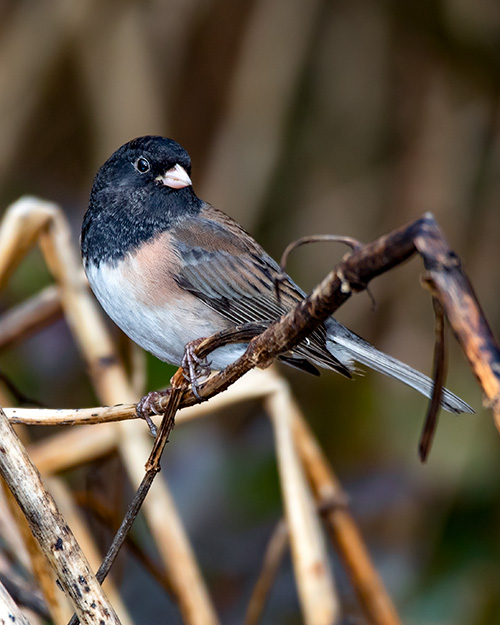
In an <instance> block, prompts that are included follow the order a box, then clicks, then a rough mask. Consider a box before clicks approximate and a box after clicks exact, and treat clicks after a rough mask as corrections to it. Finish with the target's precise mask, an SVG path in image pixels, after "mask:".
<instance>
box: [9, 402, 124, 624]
mask: <svg viewBox="0 0 500 625" xmlns="http://www.w3.org/2000/svg"><path fill="white" fill-rule="evenodd" d="M0 440H1V441H2V443H1V446H0V473H1V475H2V477H3V478H4V479H5V481H6V482H7V484H8V485H9V488H10V490H11V491H12V494H13V495H14V497H15V498H16V500H17V502H18V504H19V506H20V507H21V509H22V511H23V513H24V515H25V516H26V519H27V520H28V523H29V525H30V528H31V531H32V532H33V535H34V536H35V537H36V539H37V541H38V544H39V545H40V547H41V548H42V550H43V552H44V554H45V556H46V558H47V560H48V561H49V563H50V564H51V566H52V568H53V569H54V571H55V572H56V575H57V577H58V578H59V581H60V583H61V586H62V587H63V588H64V592H65V593H66V595H67V596H68V597H69V598H70V599H71V601H72V603H73V606H74V608H75V610H76V612H77V614H78V616H79V617H80V620H81V622H82V623H85V624H87V625H94V624H95V623H99V622H100V623H101V624H102V625H108V624H112V623H115V624H116V625H119V623H120V621H119V620H118V617H117V616H116V614H115V612H114V610H113V608H112V607H111V605H110V604H109V602H108V600H107V598H106V596H105V594H104V592H103V590H102V588H101V586H100V585H99V583H98V581H97V579H96V578H95V576H94V574H93V572H92V570H91V568H90V566H89V564H88V562H87V560H86V558H85V556H84V554H83V552H82V551H81V549H80V547H79V546H78V543H77V542H76V540H75V538H74V536H73V534H72V532H71V530H70V529H69V527H68V525H67V524H66V522H65V521H64V519H63V517H62V515H61V514H60V512H59V511H58V509H57V507H56V504H55V502H54V499H53V498H52V496H51V495H50V493H49V492H48V491H47V490H46V489H45V487H44V485H43V483H42V480H41V478H40V474H39V473H38V471H37V469H36V467H35V466H34V465H33V463H32V462H31V459H30V458H29V456H28V454H27V453H26V450H25V449H24V447H23V445H22V444H21V442H20V441H19V438H18V437H17V435H16V433H15V432H14V430H13V428H12V426H11V425H10V423H9V422H8V420H7V418H6V416H5V414H4V413H3V411H2V410H1V409H0ZM27 484H29V486H30V487H29V488H26V485H27Z"/></svg>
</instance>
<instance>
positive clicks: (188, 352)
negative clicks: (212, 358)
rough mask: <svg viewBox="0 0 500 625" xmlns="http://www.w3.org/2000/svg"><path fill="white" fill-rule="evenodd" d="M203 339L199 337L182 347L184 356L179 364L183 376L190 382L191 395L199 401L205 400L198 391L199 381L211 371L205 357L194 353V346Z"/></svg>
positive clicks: (199, 343)
mask: <svg viewBox="0 0 500 625" xmlns="http://www.w3.org/2000/svg"><path fill="white" fill-rule="evenodd" d="M205 340H206V339H205V338H199V339H195V340H194V341H190V342H189V343H188V344H187V345H186V347H185V348H184V356H183V358H182V364H181V366H182V369H183V372H184V377H185V378H186V380H187V381H188V382H189V383H190V384H191V389H192V391H193V395H194V396H195V397H196V399H198V400H199V401H206V400H205V399H204V398H203V397H202V396H201V395H200V393H199V391H200V385H199V383H200V382H202V381H203V380H205V379H206V378H208V376H209V375H210V373H211V368H210V363H209V362H208V361H207V359H206V358H200V357H199V356H198V355H197V354H196V348H197V347H198V346H199V345H201V343H203V341H205Z"/></svg>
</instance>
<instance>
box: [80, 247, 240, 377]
mask: <svg viewBox="0 0 500 625" xmlns="http://www.w3.org/2000/svg"><path fill="white" fill-rule="evenodd" d="M132 261H133V259H131V261H129V262H127V263H121V264H120V265H119V266H112V265H110V264H104V263H101V265H100V266H99V267H98V268H97V267H96V266H95V265H88V266H87V267H86V273H87V278H88V280H89V283H90V286H91V288H92V291H93V292H94V294H95V296H96V297H97V299H98V300H99V302H100V304H101V306H102V307H103V308H104V310H105V311H106V313H107V314H108V315H109V316H110V317H111V319H112V320H113V321H114V322H115V323H116V325H117V326H118V327H120V328H121V329H122V330H123V332H125V334H127V336H129V337H130V338H131V339H132V340H133V341H135V342H136V343H137V344H138V345H140V346H141V347H143V348H144V349H146V350H147V351H149V352H151V353H152V354H153V355H154V356H156V357H157V358H159V359H160V360H164V361H166V362H169V363H171V364H174V365H180V364H181V361H182V357H183V355H184V347H185V345H186V343H188V342H189V341H192V340H194V339H197V338H200V337H207V336H210V335H212V334H214V333H215V332H219V331H220V330H224V329H227V328H229V327H231V326H232V325H233V324H231V323H230V322H229V321H227V320H226V319H224V317H222V316H221V315H219V314H218V313H216V312H215V311H213V310H212V309H211V308H209V307H208V306H207V305H206V304H204V303H203V302H202V301H201V300H199V299H198V298H196V297H195V296H194V295H192V294H190V293H188V292H186V291H184V290H183V289H181V288H180V287H179V286H178V285H177V284H176V283H175V281H173V280H172V284H170V285H168V288H167V286H166V285H165V284H161V285H160V284H156V285H154V284H149V283H148V280H147V278H145V277H144V276H143V275H142V272H141V273H139V271H138V268H137V267H136V266H135V264H134V262H132ZM244 349H245V346H244V345H241V344H240V345H229V346H227V347H223V348H220V349H218V350H216V351H215V352H213V354H211V355H210V356H209V360H210V361H211V363H212V366H213V368H214V369H223V368H224V367H226V366H227V365H228V364H229V363H230V362H233V361H234V360H235V359H236V358H237V357H238V356H239V355H240V354H241V353H243V351H244Z"/></svg>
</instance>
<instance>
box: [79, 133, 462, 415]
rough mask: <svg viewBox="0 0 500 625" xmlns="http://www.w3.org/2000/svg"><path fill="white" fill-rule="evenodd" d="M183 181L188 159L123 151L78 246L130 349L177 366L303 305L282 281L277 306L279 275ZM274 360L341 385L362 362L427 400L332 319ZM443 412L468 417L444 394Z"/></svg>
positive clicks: (154, 147) (151, 148) (229, 357)
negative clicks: (222, 336) (220, 339)
mask: <svg viewBox="0 0 500 625" xmlns="http://www.w3.org/2000/svg"><path fill="white" fill-rule="evenodd" d="M190 175H191V160H190V158H189V155H188V153H187V152H186V151H185V150H184V149H183V148H182V147H181V146H180V145H179V144H178V143H176V142H175V141H172V140H171V139H164V138H162V137H154V136H148V137H140V138H138V139H134V140H133V141H130V142H129V143H127V144H125V145H124V146H122V147H121V148H120V149H119V150H117V151H116V152H115V153H114V154H113V155H112V156H111V157H110V158H109V159H108V160H107V161H106V163H104V165H103V166H102V167H101V169H100V170H99V172H98V173H97V175H96V177H95V180H94V186H93V188H92V193H91V196H90V205H89V208H88V210H87V212H86V214H85V217H84V220H83V228H82V237H81V247H82V256H83V262H84V267H85V272H86V274H87V277H88V280H89V282H90V286H91V287H92V290H93V291H94V293H95V295H96V297H97V299H98V300H99V301H100V303H101V305H102V306H103V308H104V310H105V311H106V312H107V313H108V315H109V316H110V317H111V319H113V321H115V323H116V324H117V325H118V326H119V327H120V328H121V329H122V330H123V331H124V332H125V333H126V334H128V336H129V337H130V338H132V339H133V340H134V341H135V342H136V343H138V344H139V345H141V346H142V347H143V348H144V349H146V350H148V351H150V352H151V353H152V354H154V355H155V356H156V357H157V358H159V359H160V360H164V361H167V362H169V363H172V364H175V365H180V364H181V362H182V359H183V354H184V346H185V345H186V343H188V342H189V341H192V340H194V339H197V338H200V337H208V336H210V335H212V334H214V333H215V332H218V331H221V330H225V329H229V328H232V327H234V326H236V325H240V324H245V323H250V322H253V323H257V322H258V323H262V324H263V325H269V324H270V323H271V322H273V321H274V320H276V319H277V318H279V317H280V316H281V315H282V314H283V313H285V312H287V311H288V310H290V309H291V308H292V307H293V306H295V305H296V304H297V302H298V301H300V300H301V299H302V298H303V297H304V293H303V291H302V290H301V289H300V288H299V287H298V286H297V285H296V284H295V283H294V282H293V281H292V279H291V278H289V277H287V278H286V280H285V281H284V282H283V281H282V282H281V288H280V298H279V300H278V298H277V296H276V289H275V278H276V276H278V275H279V274H280V273H281V272H280V267H279V266H278V264H277V263H276V262H275V261H274V260H273V259H272V258H271V257H270V256H269V255H268V254H266V252H265V251H264V250H263V249H262V248H261V247H260V245H259V244H258V243H257V242H256V241H255V240H254V239H253V238H252V237H251V236H250V235H249V234H248V233H247V232H245V230H243V228H242V227H241V226H239V225H238V224H237V223H236V222H235V221H233V220H232V219H231V218H230V217H228V216H227V215H225V214H224V213H223V212H221V211H219V210H217V209H216V208H214V207H213V206H210V204H207V203H206V202H204V201H203V200H200V198H198V197H197V195H196V194H195V192H194V190H193V187H192V184H191V178H190ZM245 347H246V346H245V345H244V344H237V345H228V346H225V347H221V348H219V349H217V350H216V351H214V352H213V353H212V354H211V355H210V361H211V367H212V368H213V369H217V370H220V369H223V368H225V367H226V366H227V365H228V364H229V363H231V362H233V361H234V360H236V358H238V357H239V356H240V355H241V354H242V353H243V351H244V349H245ZM280 359H281V360H282V361H284V362H286V363H287V364H290V365H293V366H295V367H298V368H299V369H304V370H306V371H309V372H312V373H317V369H316V367H324V368H326V369H333V370H335V371H337V372H339V373H342V374H344V375H346V376H348V377H350V375H351V373H352V372H353V371H355V368H354V362H358V363H361V364H363V365H367V366H369V367H371V368H372V369H375V370H376V371H380V372H381V373H384V374H385V375H388V376H390V377H393V378H396V379H398V380H400V381H401V382H404V383H405V384H407V385H409V386H411V387H413V388H415V389H416V390H418V391H420V392H421V393H423V394H424V395H426V396H428V397H429V396H430V394H431V393H432V381H431V380H430V379H429V378H428V377H426V376H424V375H423V374H421V373H419V372H418V371H415V370H414V369H412V368H411V367H409V366H407V365H405V364H404V363H402V362H399V361H398V360H395V359H394V358H391V357H390V356H387V355H386V354H384V353H382V352H380V351H378V350H377V349H375V348H374V347H373V346H372V345H370V344H369V343H367V342H366V341H364V340H363V339H362V338H360V337H359V336H357V335H356V334H354V333H353V332H351V331H350V330H348V329H347V328H345V327H344V326H343V325H341V324H340V323H339V322H338V321H336V320H335V319H334V318H333V317H330V318H329V319H328V320H327V321H326V322H325V323H324V325H323V326H321V327H320V328H319V329H317V330H316V331H315V332H313V333H312V334H311V335H310V336H309V337H308V338H307V339H306V340H305V341H303V342H302V343H300V344H299V345H297V347H295V348H294V349H293V351H291V352H289V353H287V354H283V355H282V356H280ZM442 405H443V407H444V408H446V409H447V410H449V411H451V412H457V413H458V412H473V410H472V408H471V407H470V406H468V405H467V404H466V403H465V402H464V401H462V400H461V399H460V398H458V397H456V396H455V395H453V394H452V393H450V392H449V391H447V390H444V391H443V398H442Z"/></svg>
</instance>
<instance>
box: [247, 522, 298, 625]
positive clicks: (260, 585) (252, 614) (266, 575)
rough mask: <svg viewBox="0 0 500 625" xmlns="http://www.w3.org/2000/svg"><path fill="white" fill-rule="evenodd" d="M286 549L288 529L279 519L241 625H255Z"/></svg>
mask: <svg viewBox="0 0 500 625" xmlns="http://www.w3.org/2000/svg"><path fill="white" fill-rule="evenodd" d="M287 548H288V529H287V526H286V523H285V520H284V519H280V520H279V521H278V523H277V524H276V526H275V527H274V529H273V532H272V534H271V538H270V539H269V542H268V543H267V547H266V552H265V553H264V559H263V561H262V567H261V571H260V574H259V577H258V579H257V582H256V583H255V586H254V589H253V592H252V596H251V597H250V601H249V602H248V608H247V611H246V615H245V620H244V621H243V625H257V623H258V622H259V619H260V617H261V615H262V612H263V610H264V607H265V604H266V601H267V597H268V595H269V592H270V590H271V588H272V585H273V584H274V580H275V579H276V575H277V574H278V569H279V566H280V564H281V562H282V560H283V557H284V555H285V553H286V550H287Z"/></svg>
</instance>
